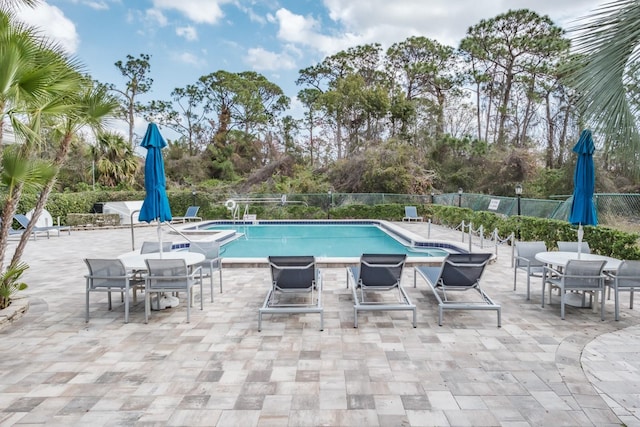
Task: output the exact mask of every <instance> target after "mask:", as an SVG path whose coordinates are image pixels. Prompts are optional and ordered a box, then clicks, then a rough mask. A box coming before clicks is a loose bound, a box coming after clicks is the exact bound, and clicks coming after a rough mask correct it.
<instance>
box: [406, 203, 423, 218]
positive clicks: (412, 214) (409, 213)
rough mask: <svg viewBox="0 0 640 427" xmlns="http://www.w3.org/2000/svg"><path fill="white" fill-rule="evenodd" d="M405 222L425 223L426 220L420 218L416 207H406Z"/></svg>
mask: <svg viewBox="0 0 640 427" xmlns="http://www.w3.org/2000/svg"><path fill="white" fill-rule="evenodd" d="M402 220H403V221H409V222H411V221H424V218H423V217H421V216H418V209H416V207H415V206H405V207H404V218H402Z"/></svg>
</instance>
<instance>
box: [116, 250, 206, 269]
mask: <svg viewBox="0 0 640 427" xmlns="http://www.w3.org/2000/svg"><path fill="white" fill-rule="evenodd" d="M118 258H119V259H120V261H122V263H123V264H124V267H125V268H126V269H127V270H132V271H139V270H146V269H147V264H146V263H145V260H147V259H183V260H185V261H186V263H187V265H195V264H198V263H201V262H202V261H204V259H205V256H204V254H201V253H198V252H189V251H171V252H151V253H145V254H141V253H140V251H131V252H127V253H124V254H122V255H119V256H118Z"/></svg>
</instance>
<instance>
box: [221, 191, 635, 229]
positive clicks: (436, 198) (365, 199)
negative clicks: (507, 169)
mask: <svg viewBox="0 0 640 427" xmlns="http://www.w3.org/2000/svg"><path fill="white" fill-rule="evenodd" d="M283 197H285V200H286V202H287V203H300V204H304V205H307V206H318V207H321V208H323V209H327V208H329V207H332V208H334V207H340V206H348V205H358V204H360V205H378V204H389V203H397V204H406V205H423V204H429V203H434V204H438V205H449V206H460V207H463V208H469V209H472V210H474V211H489V212H495V213H497V214H501V215H505V216H512V215H518V214H520V215H523V216H532V217H538V218H550V219H558V220H562V221H566V220H567V219H568V218H569V211H570V209H571V196H570V195H564V196H554V197H553V198H552V199H546V200H545V199H529V198H524V197H521V198H520V200H518V198H517V197H504V196H491V195H486V194H474V193H445V194H433V195H432V194H387V193H334V192H330V193H315V194H313V193H312V194H287V195H286V196H283V195H282V194H259V195H257V194H243V195H235V196H233V197H231V199H235V200H236V201H238V203H242V200H250V201H249V203H250V204H255V203H261V201H264V203H272V202H273V203H280V201H281V200H282V198H283ZM594 203H595V206H596V210H597V212H598V221H599V222H600V223H601V224H603V225H620V224H621V223H622V224H628V225H629V227H630V228H631V229H632V230H630V231H638V230H639V229H640V194H614V193H606V194H605V193H601V194H596V195H594ZM518 205H519V207H518Z"/></svg>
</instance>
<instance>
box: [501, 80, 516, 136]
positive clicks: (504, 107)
mask: <svg viewBox="0 0 640 427" xmlns="http://www.w3.org/2000/svg"><path fill="white" fill-rule="evenodd" d="M506 77H507V79H506V81H505V84H504V93H503V94H502V103H501V104H500V108H498V112H499V113H500V121H499V123H498V145H500V146H502V145H504V144H505V143H506V141H505V140H506V137H505V134H504V125H505V123H506V121H507V111H508V107H509V98H510V97H511V86H512V85H513V74H512V73H511V69H508V70H507V72H506Z"/></svg>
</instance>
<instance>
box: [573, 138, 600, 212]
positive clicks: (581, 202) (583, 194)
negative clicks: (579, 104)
mask: <svg viewBox="0 0 640 427" xmlns="http://www.w3.org/2000/svg"><path fill="white" fill-rule="evenodd" d="M573 151H574V152H575V153H576V154H577V155H578V159H577V161H576V169H575V172H574V174H573V186H574V187H573V201H572V202H571V213H570V214H569V222H570V223H571V224H579V225H598V215H597V213H596V207H595V206H594V204H593V192H594V191H595V186H596V174H595V169H594V166H593V152H594V151H595V146H594V144H593V138H592V136H591V131H590V130H588V129H585V130H583V131H582V133H581V134H580V139H579V140H578V143H577V144H576V145H575V147H573Z"/></svg>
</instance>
